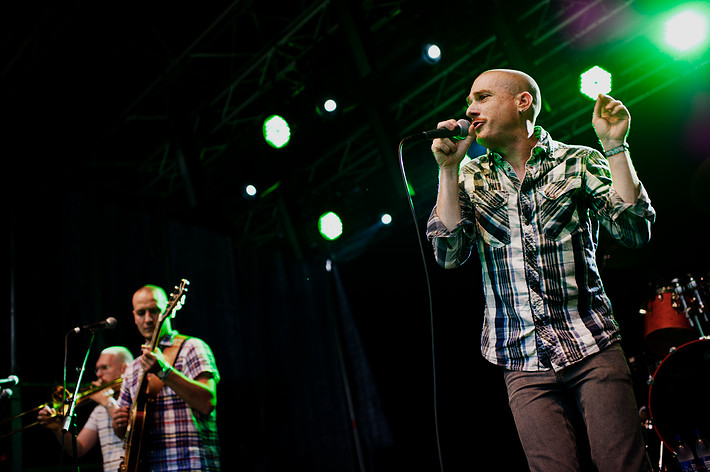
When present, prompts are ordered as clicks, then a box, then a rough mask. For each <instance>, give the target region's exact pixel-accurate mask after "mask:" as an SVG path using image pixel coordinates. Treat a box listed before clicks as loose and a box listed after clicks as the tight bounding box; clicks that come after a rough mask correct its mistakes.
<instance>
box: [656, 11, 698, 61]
mask: <svg viewBox="0 0 710 472" xmlns="http://www.w3.org/2000/svg"><path fill="white" fill-rule="evenodd" d="M707 36H708V21H707V18H706V17H705V16H704V15H703V14H702V13H701V12H700V11H697V10H694V9H688V10H684V11H682V12H680V13H677V14H675V15H673V17H671V18H670V19H669V20H668V21H666V24H665V31H664V40H665V42H666V44H667V45H668V46H670V47H672V48H673V49H675V50H676V51H680V52H685V51H690V50H692V49H695V48H697V47H698V46H700V45H702V44H703V43H704V42H705V40H706V38H707Z"/></svg>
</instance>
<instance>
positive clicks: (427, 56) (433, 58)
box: [422, 43, 441, 64]
mask: <svg viewBox="0 0 710 472" xmlns="http://www.w3.org/2000/svg"><path fill="white" fill-rule="evenodd" d="M422 55H423V56H424V60H425V61H427V62H428V63H429V64H436V63H437V62H439V61H440V60H441V48H440V47H439V46H437V45H436V44H433V43H430V44H427V45H426V46H424V50H423V51H422Z"/></svg>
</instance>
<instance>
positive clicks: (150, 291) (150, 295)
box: [133, 285, 168, 310]
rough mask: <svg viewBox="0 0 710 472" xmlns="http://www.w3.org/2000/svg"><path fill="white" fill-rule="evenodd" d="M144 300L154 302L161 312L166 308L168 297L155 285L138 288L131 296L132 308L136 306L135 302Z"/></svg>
mask: <svg viewBox="0 0 710 472" xmlns="http://www.w3.org/2000/svg"><path fill="white" fill-rule="evenodd" d="M145 300H155V302H156V303H157V304H158V306H159V307H160V308H161V309H162V310H164V309H165V307H166V306H168V296H167V295H166V294H165V290H163V289H162V288H161V287H158V286H157V285H144V286H143V287H141V288H139V289H138V290H137V291H136V293H134V294H133V306H134V308H135V306H136V302H139V301H145Z"/></svg>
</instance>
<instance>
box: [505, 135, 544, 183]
mask: <svg viewBox="0 0 710 472" xmlns="http://www.w3.org/2000/svg"><path fill="white" fill-rule="evenodd" d="M536 144H537V138H535V137H534V136H531V137H524V138H521V139H517V140H514V141H511V142H509V143H507V145H506V146H505V147H504V148H503V149H501V150H500V151H497V152H498V154H500V155H501V157H503V159H505V160H506V161H507V162H508V163H509V164H510V165H511V166H512V167H513V169H514V170H515V173H516V174H517V175H518V177H519V178H520V180H521V181H522V180H523V179H524V178H525V164H526V163H527V162H528V159H530V156H531V154H532V149H533V148H534V147H535V145H536Z"/></svg>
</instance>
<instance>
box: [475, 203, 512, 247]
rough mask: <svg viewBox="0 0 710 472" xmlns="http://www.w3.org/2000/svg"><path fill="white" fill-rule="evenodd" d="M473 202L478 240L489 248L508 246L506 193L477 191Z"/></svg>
mask: <svg viewBox="0 0 710 472" xmlns="http://www.w3.org/2000/svg"><path fill="white" fill-rule="evenodd" d="M473 202H474V204H475V214H476V227H477V228H478V234H479V236H480V239H482V240H483V242H484V243H485V244H487V245H488V246H491V247H501V246H505V245H506V244H510V220H509V218H508V194H507V192H503V191H491V190H477V191H476V192H474V194H473Z"/></svg>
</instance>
